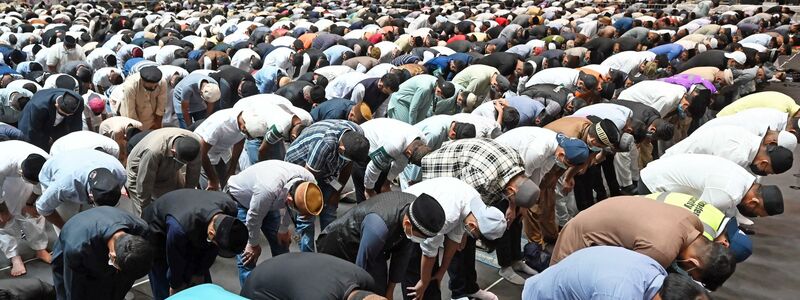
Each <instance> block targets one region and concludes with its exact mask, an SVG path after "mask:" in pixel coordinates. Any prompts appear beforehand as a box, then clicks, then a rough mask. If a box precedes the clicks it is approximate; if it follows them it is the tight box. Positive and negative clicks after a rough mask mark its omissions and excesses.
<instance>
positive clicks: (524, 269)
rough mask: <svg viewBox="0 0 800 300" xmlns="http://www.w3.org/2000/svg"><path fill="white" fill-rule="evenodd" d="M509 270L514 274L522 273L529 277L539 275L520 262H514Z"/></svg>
mask: <svg viewBox="0 0 800 300" xmlns="http://www.w3.org/2000/svg"><path fill="white" fill-rule="evenodd" d="M511 269H513V270H514V271H516V272H522V273H525V274H527V275H531V276H533V275H536V274H539V272H537V271H536V270H534V269H533V268H531V267H529V266H528V265H527V264H525V262H524V261H521V260H518V261H515V262H514V264H512V265H511Z"/></svg>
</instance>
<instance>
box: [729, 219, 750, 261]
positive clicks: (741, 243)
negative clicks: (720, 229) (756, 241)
mask: <svg viewBox="0 0 800 300" xmlns="http://www.w3.org/2000/svg"><path fill="white" fill-rule="evenodd" d="M725 235H726V236H727V237H728V249H730V250H731V252H732V253H733V256H734V257H735V258H736V262H743V261H744V260H745V259H747V258H748V257H750V255H751V254H753V241H752V240H751V239H750V237H749V236H747V234H745V233H744V232H742V231H741V230H739V222H736V218H731V220H730V221H728V224H727V225H725Z"/></svg>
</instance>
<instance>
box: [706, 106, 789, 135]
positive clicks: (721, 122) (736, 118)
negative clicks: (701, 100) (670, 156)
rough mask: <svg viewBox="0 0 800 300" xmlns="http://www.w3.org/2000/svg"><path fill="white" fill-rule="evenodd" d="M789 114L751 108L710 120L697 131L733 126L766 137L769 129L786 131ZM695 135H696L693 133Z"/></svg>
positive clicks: (770, 109) (774, 110)
mask: <svg viewBox="0 0 800 300" xmlns="http://www.w3.org/2000/svg"><path fill="white" fill-rule="evenodd" d="M788 120H789V114H788V113H785V112H782V111H779V110H776V109H772V108H749V109H745V110H743V111H740V112H738V113H736V114H734V115H728V116H724V117H718V118H714V119H711V120H709V121H708V122H706V123H705V124H703V126H700V128H698V129H697V131H698V132H699V131H701V130H705V129H709V128H712V127H717V126H725V125H732V126H738V127H740V128H742V129H744V130H745V131H747V132H749V133H752V134H755V135H758V136H764V134H766V133H767V128H769V129H771V130H785V129H786V122H787V121H788ZM692 134H694V133H692Z"/></svg>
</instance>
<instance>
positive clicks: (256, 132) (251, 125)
mask: <svg viewBox="0 0 800 300" xmlns="http://www.w3.org/2000/svg"><path fill="white" fill-rule="evenodd" d="M256 111H257V110H253V109H247V110H245V111H243V112H242V120H243V121H244V127H245V128H247V133H248V134H249V135H250V137H251V138H261V137H264V135H266V134H267V119H266V118H264V116H262V115H261V114H259V113H257V112H256Z"/></svg>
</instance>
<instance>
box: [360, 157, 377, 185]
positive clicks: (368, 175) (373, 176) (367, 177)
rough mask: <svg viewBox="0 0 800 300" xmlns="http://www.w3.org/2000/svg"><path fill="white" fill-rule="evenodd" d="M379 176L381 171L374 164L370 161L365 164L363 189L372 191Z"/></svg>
mask: <svg viewBox="0 0 800 300" xmlns="http://www.w3.org/2000/svg"><path fill="white" fill-rule="evenodd" d="M380 175H381V169H380V168H378V166H377V165H375V162H374V161H372V160H370V161H369V163H368V164H367V169H366V172H365V173H364V187H365V188H367V189H374V188H375V182H376V181H378V177H379V176H380Z"/></svg>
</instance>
